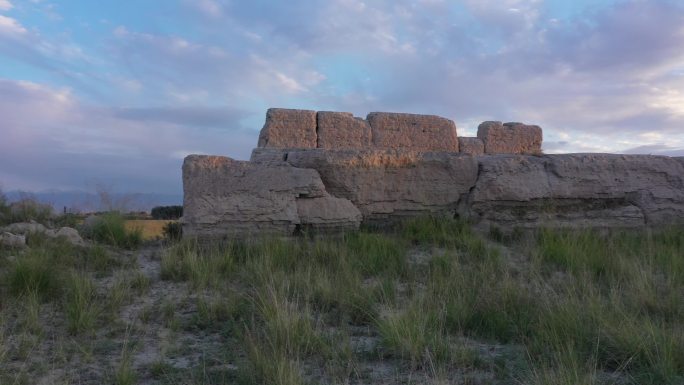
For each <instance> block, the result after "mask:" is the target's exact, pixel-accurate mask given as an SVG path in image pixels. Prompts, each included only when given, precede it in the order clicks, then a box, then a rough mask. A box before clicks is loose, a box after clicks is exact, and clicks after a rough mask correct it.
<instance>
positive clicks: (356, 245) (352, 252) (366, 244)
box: [342, 232, 408, 276]
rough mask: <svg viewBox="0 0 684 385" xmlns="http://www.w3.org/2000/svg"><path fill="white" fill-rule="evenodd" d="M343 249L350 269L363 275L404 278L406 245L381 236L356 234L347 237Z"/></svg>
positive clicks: (365, 233)
mask: <svg viewBox="0 0 684 385" xmlns="http://www.w3.org/2000/svg"><path fill="white" fill-rule="evenodd" d="M342 246H343V247H345V248H346V250H347V251H348V254H347V256H346V257H347V258H348V260H349V262H350V263H351V264H352V266H351V268H352V269H356V270H357V271H360V272H361V273H363V274H365V275H372V276H375V275H379V274H381V273H382V274H388V275H391V276H406V274H407V272H408V264H407V259H406V245H405V244H404V243H403V242H402V241H401V240H400V239H396V238H391V237H388V236H386V235H383V234H372V233H367V232H358V233H352V234H349V235H347V237H346V238H345V239H344V245H342Z"/></svg>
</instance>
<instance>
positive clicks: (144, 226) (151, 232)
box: [126, 219, 173, 240]
mask: <svg viewBox="0 0 684 385" xmlns="http://www.w3.org/2000/svg"><path fill="white" fill-rule="evenodd" d="M169 222H173V221H169V220H163V219H128V220H126V230H131V231H132V230H135V229H141V230H142V237H143V239H144V240H150V239H157V238H163V237H164V226H166V224H168V223H169Z"/></svg>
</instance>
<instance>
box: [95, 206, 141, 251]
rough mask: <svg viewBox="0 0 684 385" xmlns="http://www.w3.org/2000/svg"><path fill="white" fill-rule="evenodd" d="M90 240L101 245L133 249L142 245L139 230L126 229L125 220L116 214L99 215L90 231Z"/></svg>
mask: <svg viewBox="0 0 684 385" xmlns="http://www.w3.org/2000/svg"><path fill="white" fill-rule="evenodd" d="M90 233H91V236H92V238H93V239H94V240H95V241H97V242H101V243H105V244H108V245H113V246H118V247H122V248H125V249H134V248H136V247H138V246H139V245H140V244H141V243H142V230H141V229H133V230H128V229H126V220H125V219H124V217H123V216H122V215H121V214H119V213H118V212H108V213H106V214H103V215H101V216H100V217H99V218H98V220H97V221H95V223H94V224H93V225H92V229H91V230H90Z"/></svg>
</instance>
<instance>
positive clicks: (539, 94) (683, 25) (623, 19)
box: [0, 0, 684, 189]
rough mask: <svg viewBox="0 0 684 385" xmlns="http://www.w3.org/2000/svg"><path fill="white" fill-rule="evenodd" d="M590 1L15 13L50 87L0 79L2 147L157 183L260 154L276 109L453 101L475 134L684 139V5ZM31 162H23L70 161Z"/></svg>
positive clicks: (7, 42)
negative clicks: (55, 21) (46, 27)
mask: <svg viewBox="0 0 684 385" xmlns="http://www.w3.org/2000/svg"><path fill="white" fill-rule="evenodd" d="M0 1H2V0H0ZM131 7H133V6H131ZM136 7H137V6H136ZM577 7H578V8H577V12H575V13H573V14H572V15H569V16H567V17H558V15H556V14H551V13H550V11H549V8H550V7H549V6H548V3H545V2H542V1H536V0H503V1H490V0H487V1H470V0H467V1H464V2H448V1H441V0H419V1H415V0H378V1H373V2H368V1H365V2H364V1H360V0H331V1H327V2H314V1H311V0H300V1H292V2H266V1H251V2H242V1H231V2H229V1H218V0H206V1H193V2H190V1H183V2H182V5H181V6H176V5H173V6H168V7H166V8H164V9H163V10H159V12H156V13H154V14H152V13H150V14H146V15H144V16H145V18H146V20H147V22H146V23H145V25H144V26H141V25H137V24H136V23H135V22H134V21H131V20H129V19H126V18H122V19H120V20H116V22H112V23H111V24H106V25H105V26H104V27H103V29H104V28H107V30H106V34H101V35H97V34H95V35H94V36H93V37H94V39H92V40H96V41H97V44H93V43H92V42H89V41H88V40H89V39H85V38H83V36H89V35H87V34H86V33H84V31H83V30H79V29H78V28H77V27H75V26H73V25H70V26H69V27H68V28H69V29H70V30H69V31H68V33H67V32H65V33H62V34H48V33H45V32H43V31H42V29H41V26H40V25H32V24H31V23H30V22H28V21H27V20H25V19H22V18H21V17H20V16H16V17H17V19H12V18H8V17H6V16H5V18H6V19H4V20H5V21H4V24H0V28H3V27H2V25H6V26H7V25H9V26H10V27H5V28H10V29H11V28H14V31H13V32H12V33H9V32H4V33H3V32H2V30H0V52H1V53H2V55H3V57H9V58H11V59H13V60H14V61H16V62H19V63H23V64H24V65H25V66H26V67H28V68H31V69H32V70H33V71H38V72H39V74H40V75H39V76H36V79H41V84H39V83H37V82H33V83H30V82H19V81H16V80H2V81H0V93H1V94H2V95H0V114H2V115H1V116H3V123H4V122H5V121H6V122H8V123H7V127H10V128H9V129H8V130H7V137H9V138H12V139H11V140H12V141H10V143H17V144H18V145H17V146H15V145H12V146H10V145H8V144H2V143H0V150H2V151H8V152H11V153H12V154H13V155H12V156H16V157H18V159H23V160H24V161H25V165H28V164H30V165H33V166H35V167H36V168H37V169H38V168H40V165H39V164H38V163H37V162H38V160H36V159H40V160H41V161H42V162H43V163H44V164H50V165H59V167H63V168H64V170H67V166H68V167H74V169H77V170H82V172H81V171H79V174H83V175H84V176H86V175H89V176H88V177H90V176H92V175H97V172H96V171H95V170H97V169H98V168H101V172H100V173H99V175H105V174H106V173H112V175H115V176H117V178H120V179H121V180H127V179H126V175H130V181H131V182H130V183H131V184H133V183H135V184H139V185H140V186H143V187H141V188H144V189H149V188H153V186H152V183H151V182H150V181H147V180H145V177H144V175H153V174H154V173H160V174H163V177H162V176H160V177H159V179H158V180H156V181H155V184H156V185H158V186H175V187H168V188H177V187H178V185H179V184H180V177H179V171H178V169H179V163H178V162H179V158H180V157H182V155H184V154H187V153H189V152H206V153H217V154H227V155H231V156H236V157H238V158H243V159H244V158H247V157H248V156H249V150H251V148H252V147H253V146H254V144H255V143H256V137H257V130H258V128H259V127H260V126H261V124H263V114H264V111H265V109H266V108H268V107H272V106H273V107H275V106H277V107H292V108H308V109H321V110H323V109H325V110H343V111H350V112H354V113H355V114H356V115H357V116H364V115H365V114H366V113H367V112H370V111H382V110H386V111H405V112H414V113H429V114H437V115H441V116H446V117H449V118H451V119H454V120H455V121H456V123H457V125H458V127H459V133H469V134H470V135H472V134H474V132H475V131H476V127H477V124H478V123H479V122H480V121H483V120H504V121H524V122H528V123H536V124H539V125H541V126H542V127H543V128H544V135H545V142H544V149H545V151H547V152H577V151H599V152H620V151H632V150H635V149H636V150H635V151H659V153H677V151H680V149H682V148H684V132H682V127H684V91H682V90H684V51H682V50H681V47H682V46H684V7H682V6H681V5H680V4H679V3H677V2H674V1H658V2H648V1H640V0H623V1H615V2H612V1H608V2H601V4H600V5H596V4H594V3H592V5H591V8H586V9H582V8H579V6H577ZM136 10H138V8H134V9H132V10H131V12H135V11H136ZM140 10H144V8H140ZM13 16H15V15H14V14H13ZM105 16H107V15H105ZM1 20H2V19H0V23H2V21H1ZM8 20H11V21H8ZM103 25H104V24H103ZM17 26H18V27H17ZM17 28H23V30H24V32H23V33H21V32H17ZM71 29H73V31H72V30H71ZM10 36H11V37H10ZM44 79H47V80H44ZM43 80H44V81H43ZM86 101H87V102H86ZM3 129H4V126H3ZM3 134H4V132H3ZM21 146H24V147H25V148H27V149H30V151H32V152H34V153H37V154H39V156H34V157H32V158H30V159H26V156H25V155H22V153H20V152H19V151H18V150H16V148H21ZM643 146H651V147H643ZM658 146H666V147H658ZM44 149H48V151H47V153H45V154H43V153H42V151H45V150H44ZM625 149H626V150H625ZM3 156H5V157H9V155H6V154H5V155H1V154H0V158H2V157H3ZM65 158H69V159H78V162H83V163H85V164H83V165H82V166H79V164H78V163H67V162H66V160H64V159H65ZM88 159H92V162H89V161H88ZM0 160H1V159H0ZM69 162H72V161H71V160H70V161H69ZM13 164H14V163H13ZM113 165H117V166H116V167H114V166H113ZM22 167H24V166H22ZM79 167H82V168H79ZM166 168H168V169H169V170H172V171H168V170H167V169H166ZM162 169H163V171H159V170H162ZM22 172H23V173H24V174H20V173H19V172H14V173H13V174H12V175H14V178H15V179H16V180H18V179H17V178H19V176H20V175H34V176H35V178H37V180H39V179H40V178H51V175H67V172H66V171H56V172H51V173H50V176H44V177H43V176H40V175H38V172H36V171H31V169H29V168H28V166H26V167H25V168H24V169H23V171H22ZM107 175H109V174H107ZM21 178H23V179H22V180H24V182H21V183H25V182H26V180H28V179H27V178H29V177H27V176H22V177H21ZM75 178H76V177H73V176H64V177H63V179H64V180H65V181H66V180H68V181H69V183H76V182H77V181H76V179H75ZM81 178H82V179H83V177H81ZM52 182H55V183H56V184H57V182H56V181H52ZM164 188H167V187H164Z"/></svg>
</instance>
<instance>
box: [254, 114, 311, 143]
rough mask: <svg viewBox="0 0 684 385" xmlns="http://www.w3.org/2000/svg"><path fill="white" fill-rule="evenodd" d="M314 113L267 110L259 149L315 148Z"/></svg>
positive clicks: (260, 135) (260, 134)
mask: <svg viewBox="0 0 684 385" xmlns="http://www.w3.org/2000/svg"><path fill="white" fill-rule="evenodd" d="M316 142H317V139H316V111H309V110H290V109H285V108H269V109H268V111H267V112H266V123H265V124H264V127H263V128H262V129H261V133H259V147H270V148H316Z"/></svg>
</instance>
